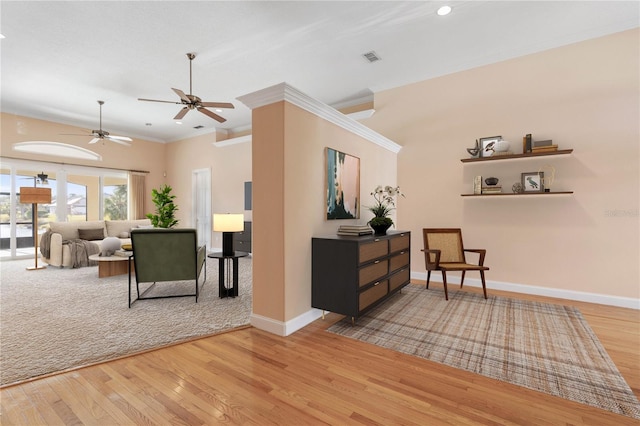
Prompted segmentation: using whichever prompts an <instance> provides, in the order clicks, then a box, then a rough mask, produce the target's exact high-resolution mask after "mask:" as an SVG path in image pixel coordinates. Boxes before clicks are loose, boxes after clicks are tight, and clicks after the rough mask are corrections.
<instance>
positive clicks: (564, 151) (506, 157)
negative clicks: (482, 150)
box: [460, 149, 573, 163]
mask: <svg viewBox="0 0 640 426" xmlns="http://www.w3.org/2000/svg"><path fill="white" fill-rule="evenodd" d="M572 152H573V149H559V150H558V151H552V152H537V153H536V152H528V153H526V154H511V155H497V156H495V157H480V158H463V159H461V160H460V161H462V162H463V163H475V162H483V161H498V160H513V159H515V158H530V157H544V156H547V155H567V154H571V153H572Z"/></svg>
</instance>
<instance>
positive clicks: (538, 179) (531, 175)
mask: <svg viewBox="0 0 640 426" xmlns="http://www.w3.org/2000/svg"><path fill="white" fill-rule="evenodd" d="M521 183H522V187H523V188H524V192H544V172H526V173H522V178H521Z"/></svg>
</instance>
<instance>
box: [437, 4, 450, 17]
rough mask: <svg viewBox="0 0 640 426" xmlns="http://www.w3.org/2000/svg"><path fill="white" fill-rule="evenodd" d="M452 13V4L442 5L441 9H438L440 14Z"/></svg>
mask: <svg viewBox="0 0 640 426" xmlns="http://www.w3.org/2000/svg"><path fill="white" fill-rule="evenodd" d="M450 13H451V6H442V7H441V8H440V9H438V15H440V16H444V15H448V14H450Z"/></svg>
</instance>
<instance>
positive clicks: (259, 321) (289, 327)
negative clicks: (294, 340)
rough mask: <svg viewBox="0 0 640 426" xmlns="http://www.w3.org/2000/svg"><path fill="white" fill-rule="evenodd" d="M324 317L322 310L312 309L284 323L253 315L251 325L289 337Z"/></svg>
mask: <svg viewBox="0 0 640 426" xmlns="http://www.w3.org/2000/svg"><path fill="white" fill-rule="evenodd" d="M320 317H322V311H321V310H320V309H315V308H311V309H310V310H308V311H307V312H305V313H303V314H302V315H298V316H297V317H295V318H293V319H292V320H289V321H286V322H283V321H276V320H274V319H272V318H267V317H265V316H262V315H257V314H254V313H251V320H250V321H251V325H252V326H254V327H256V328H259V329H260V330H264V331H267V332H269V333H273V334H277V335H278V336H288V335H290V334H292V333H295V332H296V331H298V330H300V329H301V328H303V327H305V326H306V325H308V324H311V323H312V322H313V321H315V320H317V319H318V318H320Z"/></svg>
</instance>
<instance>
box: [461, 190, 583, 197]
mask: <svg viewBox="0 0 640 426" xmlns="http://www.w3.org/2000/svg"><path fill="white" fill-rule="evenodd" d="M568 194H573V191H556V192H519V193H515V192H501V193H499V194H460V196H461V197H505V196H525V197H529V196H532V195H568Z"/></svg>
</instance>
